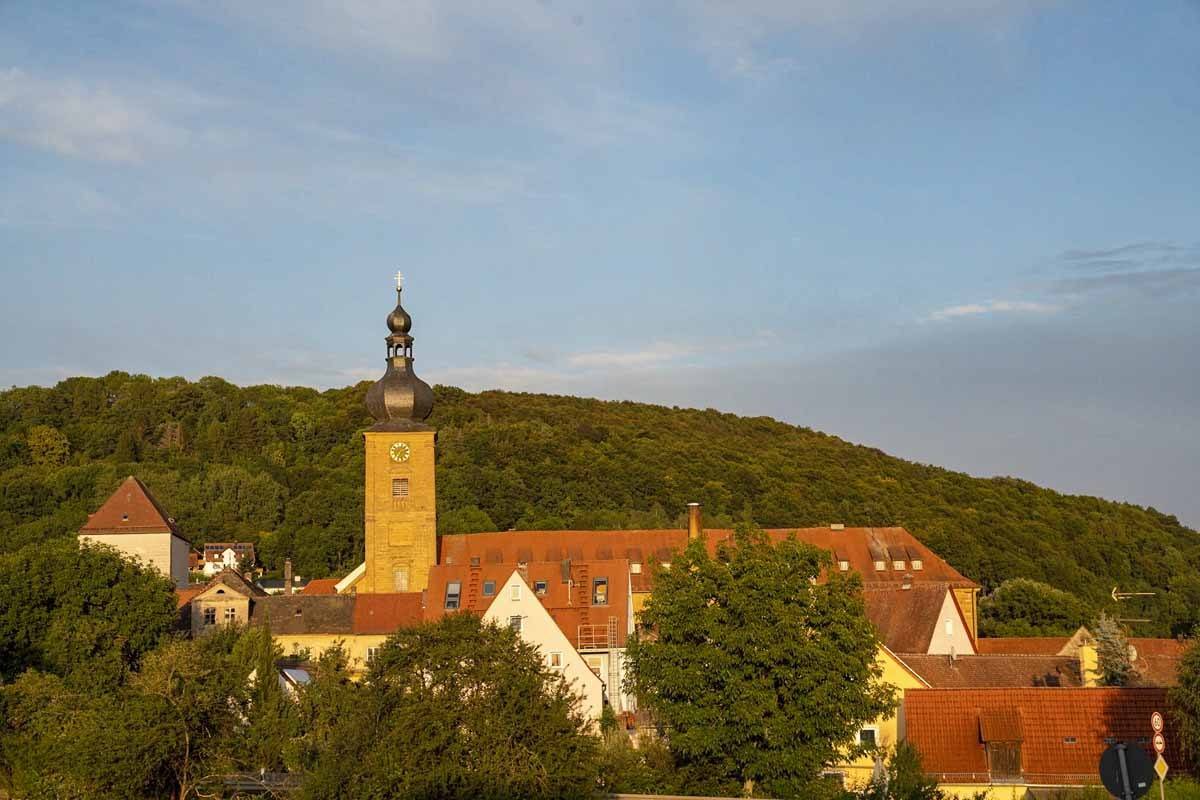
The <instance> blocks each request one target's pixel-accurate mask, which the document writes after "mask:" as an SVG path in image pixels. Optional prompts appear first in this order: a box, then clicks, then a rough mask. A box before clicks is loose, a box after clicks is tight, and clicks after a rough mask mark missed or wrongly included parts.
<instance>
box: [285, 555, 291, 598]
mask: <svg viewBox="0 0 1200 800" xmlns="http://www.w3.org/2000/svg"><path fill="white" fill-rule="evenodd" d="M283 593H284V594H291V593H292V560H291V559H290V558H288V559H284V562H283Z"/></svg>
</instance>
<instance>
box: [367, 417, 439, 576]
mask: <svg viewBox="0 0 1200 800" xmlns="http://www.w3.org/2000/svg"><path fill="white" fill-rule="evenodd" d="M390 427H399V426H390ZM365 444H366V482H365V489H366V496H365V498H364V500H365V510H366V519H365V528H366V529H365V537H366V572H365V573H364V575H363V578H362V581H361V582H360V583H359V584H358V586H357V587H356V590H357V591H359V592H365V593H377V592H419V591H422V590H424V589H425V588H426V587H427V586H428V583H429V568H430V567H432V566H433V565H434V564H435V563H436V562H437V487H436V470H435V461H436V446H437V433H436V432H435V431H433V430H410V431H403V430H374V429H372V430H368V431H367V432H366V434H365Z"/></svg>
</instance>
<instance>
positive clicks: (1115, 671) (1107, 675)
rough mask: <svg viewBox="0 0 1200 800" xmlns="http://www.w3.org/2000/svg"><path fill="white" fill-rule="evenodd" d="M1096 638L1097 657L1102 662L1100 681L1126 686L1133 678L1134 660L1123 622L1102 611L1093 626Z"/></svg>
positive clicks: (1109, 684) (1100, 664)
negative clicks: (1130, 653)
mask: <svg viewBox="0 0 1200 800" xmlns="http://www.w3.org/2000/svg"><path fill="white" fill-rule="evenodd" d="M1092 636H1093V637H1095V640H1096V658H1097V660H1098V661H1099V662H1100V663H1099V667H1100V682H1101V683H1102V684H1104V685H1105V686H1124V685H1125V684H1127V683H1129V681H1130V680H1131V679H1132V678H1133V660H1132V659H1131V658H1130V657H1129V640H1128V639H1126V638H1125V630H1124V629H1123V628H1122V627H1121V623H1120V622H1117V621H1116V620H1115V619H1113V618H1112V617H1110V616H1108V615H1107V614H1104V613H1101V614H1100V616H1099V618H1097V620H1096V624H1095V625H1093V626H1092Z"/></svg>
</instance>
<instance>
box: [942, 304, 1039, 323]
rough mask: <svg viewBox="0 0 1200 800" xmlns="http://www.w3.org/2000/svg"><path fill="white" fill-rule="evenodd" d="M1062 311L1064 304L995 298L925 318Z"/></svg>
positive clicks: (943, 310) (948, 309) (947, 309)
mask: <svg viewBox="0 0 1200 800" xmlns="http://www.w3.org/2000/svg"><path fill="white" fill-rule="evenodd" d="M1059 311H1062V306H1059V305H1052V304H1050V303H1038V302H1033V301H1027V300H1022V301H1008V300H993V301H991V302H988V303H967V304H964V305H959V306H950V307H948V308H943V309H939V310H938V311H934V312H933V313H932V314H930V315H929V316H928V317H926V318H925V319H926V320H927V321H934V322H942V321H945V320H951V319H957V318H959V317H977V316H982V315H987V314H1054V313H1057V312H1059Z"/></svg>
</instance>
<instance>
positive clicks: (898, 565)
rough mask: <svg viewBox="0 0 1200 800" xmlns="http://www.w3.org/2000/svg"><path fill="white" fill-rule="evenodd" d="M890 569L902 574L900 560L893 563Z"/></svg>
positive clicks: (902, 568)
mask: <svg viewBox="0 0 1200 800" xmlns="http://www.w3.org/2000/svg"><path fill="white" fill-rule="evenodd" d="M892 569H894V570H896V572H903V571H904V562H903V561H900V560H897V561H893V562H892Z"/></svg>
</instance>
